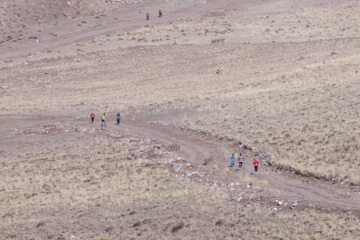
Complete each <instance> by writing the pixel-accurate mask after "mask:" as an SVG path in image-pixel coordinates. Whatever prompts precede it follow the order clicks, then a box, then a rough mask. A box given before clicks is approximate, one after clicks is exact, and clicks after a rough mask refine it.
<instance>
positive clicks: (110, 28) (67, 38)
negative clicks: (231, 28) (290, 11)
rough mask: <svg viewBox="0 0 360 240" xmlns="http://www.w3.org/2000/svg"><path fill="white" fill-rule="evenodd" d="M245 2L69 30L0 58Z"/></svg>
mask: <svg viewBox="0 0 360 240" xmlns="http://www.w3.org/2000/svg"><path fill="white" fill-rule="evenodd" d="M246 2H251V0H225V1H220V0H217V1H212V2H208V3H206V4H202V5H195V6H191V7H186V8H183V9H179V10H177V11H175V12H169V13H167V14H165V15H164V16H163V17H162V18H151V19H150V20H149V21H146V20H144V19H141V20H138V21H135V22H121V23H116V24H107V25H105V26H98V27H96V28H92V29H87V30H85V31H84V32H81V33H71V32H69V33H68V34H66V35H63V36H58V37H56V38H54V39H49V40H46V41H42V42H41V43H39V44H35V45H34V44H29V45H27V46H24V47H18V48H16V49H12V50H8V51H6V50H5V51H3V52H2V53H1V54H0V60H5V59H11V58H16V57H20V56H24V55H27V54H29V53H32V52H39V51H44V50H46V49H51V48H55V47H59V46H64V45H67V44H70V43H75V42H79V41H83V40H87V39H91V38H92V37H97V36H101V35H105V34H110V33H115V32H120V31H126V30H129V29H135V28H138V27H142V26H144V24H149V23H150V24H153V25H157V24H162V23H165V22H170V21H175V20H177V19H180V18H184V17H194V16H198V15H201V14H205V13H209V12H212V11H222V10H226V9H230V8H234V7H236V6H237V5H239V4H244V3H246Z"/></svg>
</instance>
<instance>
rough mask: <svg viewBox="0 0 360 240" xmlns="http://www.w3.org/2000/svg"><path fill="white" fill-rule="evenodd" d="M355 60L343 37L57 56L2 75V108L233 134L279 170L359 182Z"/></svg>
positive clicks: (355, 48)
mask: <svg viewBox="0 0 360 240" xmlns="http://www.w3.org/2000/svg"><path fill="white" fill-rule="evenodd" d="M269 46H271V47H269ZM332 53H333V54H332ZM358 54H359V46H358V45H357V42H356V41H355V40H346V41H345V40H344V41H329V42H314V43H307V44H306V43H287V44H271V45H268V44H257V45H252V44H250V45H245V46H233V45H206V46H192V45H190V46H175V47H172V46H160V47H144V48H129V49H124V50H117V51H110V52H104V53H101V54H100V53H99V54H90V55H86V59H85V58H64V59H57V60H56V59H51V60H46V61H40V62H36V63H32V64H29V65H27V66H24V67H23V68H22V72H21V73H18V72H17V71H14V70H13V69H12V68H8V69H4V70H2V73H3V74H2V76H1V78H0V84H1V86H2V88H3V91H4V94H2V95H1V105H0V108H1V109H2V112H3V113H16V112H20V113H24V112H25V113H36V114H45V115H59V114H60V115H61V114H65V115H70V114H71V115H72V116H73V117H87V116H88V112H89V111H96V112H99V114H100V113H102V112H103V111H106V112H111V113H113V114H114V115H115V113H116V112H117V111H118V110H119V109H120V110H122V112H123V114H124V117H125V118H130V117H135V116H136V117H137V118H146V119H148V120H149V121H150V120H151V119H155V120H163V121H167V122H170V123H177V124H180V125H187V126H189V127H191V128H194V129H202V130H206V131H209V132H211V133H214V134H220V135H227V136H230V137H235V138H237V139H239V140H243V141H245V142H247V143H249V144H251V145H254V146H256V147H257V148H258V150H261V151H268V152H269V153H271V154H272V155H273V156H274V158H273V160H274V162H275V163H281V164H286V165H293V166H294V167H295V168H297V169H299V170H301V171H310V172H314V173H318V174H325V175H326V176H327V177H328V178H334V179H336V180H339V179H344V178H347V180H351V181H355V182H356V181H359V180H360V179H359V173H358V171H357V169H358V167H359V153H360V151H359V142H358V141H359V140H358V138H357V136H358V135H359V129H358V119H359V110H358V104H359V86H360V85H359V80H358V76H359V72H358V68H357V66H358V64H359V62H360V59H359V57H358ZM217 69H221V70H222V74H216V71H217ZM9 79H12V81H9ZM19 86H20V87H19ZM125 109H126V110H125ZM130 114H131V115H132V116H130Z"/></svg>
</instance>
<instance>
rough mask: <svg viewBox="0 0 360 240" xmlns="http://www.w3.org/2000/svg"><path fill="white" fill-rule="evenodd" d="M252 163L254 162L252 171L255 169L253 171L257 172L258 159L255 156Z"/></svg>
mask: <svg viewBox="0 0 360 240" xmlns="http://www.w3.org/2000/svg"><path fill="white" fill-rule="evenodd" d="M253 164H254V171H255V173H257V171H258V166H259V161H258V160H257V159H256V158H254V162H253Z"/></svg>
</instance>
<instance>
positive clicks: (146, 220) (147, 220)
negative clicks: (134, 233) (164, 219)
mask: <svg viewBox="0 0 360 240" xmlns="http://www.w3.org/2000/svg"><path fill="white" fill-rule="evenodd" d="M149 223H151V219H145V220H144V221H143V224H149Z"/></svg>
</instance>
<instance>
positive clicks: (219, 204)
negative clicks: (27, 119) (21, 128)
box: [0, 136, 359, 239]
mask: <svg viewBox="0 0 360 240" xmlns="http://www.w3.org/2000/svg"><path fill="white" fill-rule="evenodd" d="M86 139H88V137H86V136H85V137H83V138H78V141H77V143H76V145H75V144H74V145H70V146H68V145H64V146H63V148H62V149H61V150H56V149H48V150H46V151H44V152H32V153H28V154H24V155H19V156H17V157H15V156H14V157H11V156H10V157H8V158H7V159H6V162H2V167H1V172H0V173H1V185H0V199H2V200H1V206H3V207H2V208H0V216H2V220H1V221H2V234H3V236H4V237H8V238H19V237H20V238H24V237H25V238H26V239H27V238H29V239H30V238H32V237H40V238H56V239H62V238H64V239H68V238H73V239H84V238H87V239H89V238H91V239H103V238H111V239H116V238H126V239H131V238H137V237H138V236H142V237H143V238H159V237H160V238H161V237H163V238H176V237H181V236H187V238H188V239H208V238H220V239H237V238H250V239H263V238H271V239H281V238H283V239H286V238H293V239H312V238H316V239H321V238H329V239H338V238H341V239H356V238H358V237H359V232H358V231H357V230H358V229H357V228H358V224H359V222H358V220H357V219H356V218H354V217H352V216H351V215H342V214H340V215H334V214H318V213H316V212H301V213H300V212H296V213H286V212H284V213H277V212H272V211H271V210H269V209H267V208H263V207H261V206H257V204H256V203H255V205H252V206H250V205H249V206H247V207H246V206H243V205H242V204H241V203H238V202H233V201H229V200H227V197H226V196H224V195H222V194H221V191H219V190H217V189H215V188H214V187H212V186H208V185H202V184H195V183H192V182H191V181H190V180H189V178H186V177H179V178H178V177H176V176H175V175H173V174H170V173H169V172H168V171H167V170H166V169H163V168H161V167H157V166H149V167H146V164H147V163H151V162H149V161H148V160H144V159H138V160H127V157H126V156H127V155H128V154H129V153H130V151H133V150H132V149H133V147H132V146H131V145H129V141H128V140H127V139H123V140H117V141H116V142H114V141H109V140H106V139H102V138H99V139H98V140H96V141H93V140H86ZM245 178H246V177H245ZM248 180H249V179H248ZM244 181H246V179H244ZM250 184H251V183H250ZM256 184H259V183H256ZM244 194H246V193H244ZM5 206H6V207H5ZM94 219H99V221H94ZM220 219H222V220H223V224H222V225H219V226H216V225H215V223H216V222H217V221H218V220H220ZM14 221H15V223H14ZM138 221H141V223H139V226H137V227H134V226H133V225H134V224H135V223H137V222H138ZM40 222H42V223H44V224H45V225H43V226H39V227H37V225H38V224H39V223H40ZM180 223H184V228H183V229H181V230H179V232H176V233H172V229H173V227H174V226H176V225H178V224H180ZM14 224H15V225H14ZM14 227H16V229H17V230H16V231H13V228H14ZM107 227H111V228H112V230H110V231H109V232H106V231H105V229H106V228H107ZM310 236H311V237H310Z"/></svg>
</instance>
